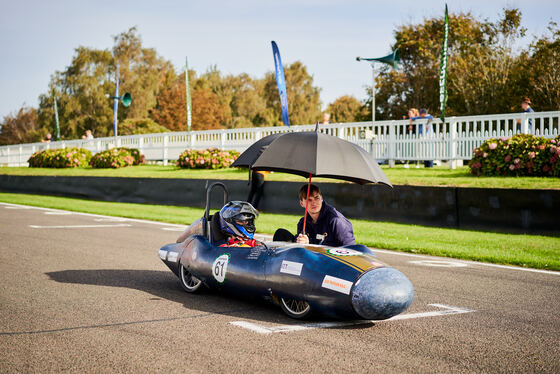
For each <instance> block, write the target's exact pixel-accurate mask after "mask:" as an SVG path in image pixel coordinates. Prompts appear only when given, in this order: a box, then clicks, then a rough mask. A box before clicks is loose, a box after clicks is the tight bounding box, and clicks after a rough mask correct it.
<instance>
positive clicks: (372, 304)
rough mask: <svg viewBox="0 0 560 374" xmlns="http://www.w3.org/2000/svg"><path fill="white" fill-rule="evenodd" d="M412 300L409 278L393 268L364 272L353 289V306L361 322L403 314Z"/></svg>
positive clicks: (412, 292) (412, 289)
mask: <svg viewBox="0 0 560 374" xmlns="http://www.w3.org/2000/svg"><path fill="white" fill-rule="evenodd" d="M413 298H414V287H413V286H412V283H410V281H409V280H408V278H407V277H406V276H405V275H404V274H403V273H401V272H400V271H398V270H397V269H393V268H389V267H386V268H378V269H374V270H370V271H368V272H366V273H364V274H363V275H362V276H361V277H360V279H359V280H358V281H357V282H356V284H355V285H354V287H353V289H352V306H353V307H354V310H355V311H356V313H358V315H360V317H362V318H364V319H373V320H382V319H387V318H391V317H393V316H396V315H397V314H399V313H402V312H404V311H405V310H406V309H408V307H409V306H410V304H411V303H412V300H413Z"/></svg>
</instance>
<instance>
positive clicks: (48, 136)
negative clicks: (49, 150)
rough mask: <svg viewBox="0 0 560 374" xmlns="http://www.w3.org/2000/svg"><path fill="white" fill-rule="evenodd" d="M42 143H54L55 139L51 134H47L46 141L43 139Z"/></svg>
mask: <svg viewBox="0 0 560 374" xmlns="http://www.w3.org/2000/svg"><path fill="white" fill-rule="evenodd" d="M41 142H42V143H50V142H54V139H53V137H52V135H51V133H50V132H49V133H48V134H47V136H45V139H41Z"/></svg>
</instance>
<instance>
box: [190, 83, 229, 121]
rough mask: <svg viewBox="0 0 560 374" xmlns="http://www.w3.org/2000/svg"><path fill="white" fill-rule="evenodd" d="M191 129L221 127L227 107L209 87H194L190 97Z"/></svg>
mask: <svg viewBox="0 0 560 374" xmlns="http://www.w3.org/2000/svg"><path fill="white" fill-rule="evenodd" d="M191 101H192V123H193V124H192V130H211V129H220V128H223V127H222V124H223V123H224V122H225V120H226V113H227V108H226V106H225V105H224V104H222V103H220V99H219V97H218V95H217V94H215V93H214V92H212V90H211V89H210V88H207V87H204V88H196V89H194V90H193V93H192V97H191Z"/></svg>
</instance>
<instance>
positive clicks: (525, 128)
mask: <svg viewBox="0 0 560 374" xmlns="http://www.w3.org/2000/svg"><path fill="white" fill-rule="evenodd" d="M521 133H522V134H528V133H529V119H528V118H527V113H523V114H521Z"/></svg>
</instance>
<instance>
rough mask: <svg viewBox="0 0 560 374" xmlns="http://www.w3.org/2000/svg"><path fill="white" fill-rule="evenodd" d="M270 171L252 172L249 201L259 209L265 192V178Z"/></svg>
mask: <svg viewBox="0 0 560 374" xmlns="http://www.w3.org/2000/svg"><path fill="white" fill-rule="evenodd" d="M268 173H269V172H268V171H255V170H253V171H252V172H251V191H249V197H247V201H248V202H249V203H250V204H251V205H252V206H253V207H255V209H257V210H258V209H259V202H260V201H261V198H262V196H263V192H264V179H265V178H266V176H267V174H268Z"/></svg>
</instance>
